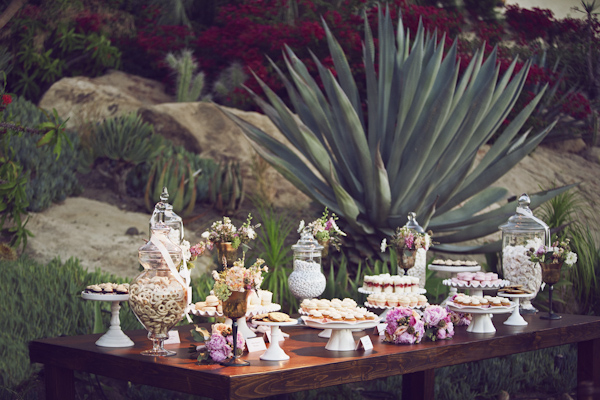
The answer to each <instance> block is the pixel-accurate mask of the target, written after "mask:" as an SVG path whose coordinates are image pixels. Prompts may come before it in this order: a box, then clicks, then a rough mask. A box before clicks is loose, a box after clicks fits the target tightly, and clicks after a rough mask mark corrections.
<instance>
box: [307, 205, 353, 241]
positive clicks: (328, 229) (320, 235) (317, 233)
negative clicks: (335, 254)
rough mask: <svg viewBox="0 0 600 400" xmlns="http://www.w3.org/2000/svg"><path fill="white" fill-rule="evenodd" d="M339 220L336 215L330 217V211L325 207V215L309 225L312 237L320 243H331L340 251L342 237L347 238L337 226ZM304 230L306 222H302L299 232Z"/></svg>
mask: <svg viewBox="0 0 600 400" xmlns="http://www.w3.org/2000/svg"><path fill="white" fill-rule="evenodd" d="M338 219H339V218H338V216H337V215H335V213H331V216H330V215H329V210H328V209H327V207H325V211H323V215H322V216H321V217H320V218H318V219H316V220H314V221H313V222H311V223H309V224H308V225H307V226H308V227H309V228H310V230H311V232H312V235H313V237H314V238H315V239H317V241H319V242H326V241H329V244H331V245H332V246H333V247H334V248H335V249H336V250H337V251H340V246H341V244H342V241H341V239H340V236H346V234H345V233H344V232H343V231H342V230H341V229H340V228H339V227H338V226H337V224H336V222H335V221H337V220H338ZM303 230H304V220H302V221H300V226H299V228H298V232H302V231H303Z"/></svg>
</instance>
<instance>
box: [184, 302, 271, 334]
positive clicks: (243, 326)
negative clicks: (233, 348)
mask: <svg viewBox="0 0 600 400" xmlns="http://www.w3.org/2000/svg"><path fill="white" fill-rule="evenodd" d="M279 310H281V305H279V304H276V303H271V304H269V305H266V306H261V307H259V308H255V309H254V310H249V311H247V312H246V315H245V316H243V317H240V318H238V319H237V324H238V332H239V333H241V334H242V336H243V337H244V339H250V338H253V337H256V333H255V332H253V331H252V329H250V328H249V327H248V324H247V323H246V321H247V318H248V317H252V316H254V315H258V314H263V313H270V312H275V311H279ZM190 313H191V314H194V315H198V316H201V317H222V316H223V313H220V312H218V311H203V310H196V309H195V308H194V305H193V304H192V305H191V306H190ZM225 323H226V324H228V325H232V324H233V321H232V320H231V319H230V318H227V319H226V320H225Z"/></svg>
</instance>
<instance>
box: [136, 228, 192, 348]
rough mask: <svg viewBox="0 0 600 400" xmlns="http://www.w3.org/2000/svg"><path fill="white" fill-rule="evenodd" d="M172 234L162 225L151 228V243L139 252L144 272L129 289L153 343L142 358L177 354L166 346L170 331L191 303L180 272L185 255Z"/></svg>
mask: <svg viewBox="0 0 600 400" xmlns="http://www.w3.org/2000/svg"><path fill="white" fill-rule="evenodd" d="M170 230H171V229H170V228H169V227H168V226H166V225H165V224H163V223H160V222H158V223H156V224H155V225H154V226H153V227H152V235H151V236H150V240H149V241H148V243H146V244H145V245H144V246H142V247H140V249H139V251H138V254H139V261H140V264H141V265H142V266H143V267H144V270H143V271H142V272H141V273H140V274H139V275H138V276H137V277H136V278H135V279H134V280H133V281H132V282H131V284H130V285H129V306H130V308H131V310H132V311H133V313H134V314H135V316H136V317H137V319H138V320H139V321H140V323H141V324H142V325H143V326H144V328H146V330H147V331H148V339H150V340H151V341H152V349H150V350H145V351H143V352H142V353H141V354H143V355H149V356H171V355H174V354H175V352H174V351H169V350H166V349H165V348H164V347H163V344H164V341H165V339H167V338H168V337H169V334H168V332H169V330H170V329H171V328H172V327H173V326H175V324H177V322H179V321H180V320H181V319H182V318H183V315H184V311H185V308H186V306H187V303H188V301H187V300H188V299H187V297H188V290H187V285H186V283H185V282H184V280H183V279H182V277H181V276H180V275H179V273H178V272H177V268H179V266H180V264H181V262H182V260H183V254H182V251H181V248H180V247H179V246H177V245H176V244H175V243H173V242H172V241H171V240H170V239H169V232H170Z"/></svg>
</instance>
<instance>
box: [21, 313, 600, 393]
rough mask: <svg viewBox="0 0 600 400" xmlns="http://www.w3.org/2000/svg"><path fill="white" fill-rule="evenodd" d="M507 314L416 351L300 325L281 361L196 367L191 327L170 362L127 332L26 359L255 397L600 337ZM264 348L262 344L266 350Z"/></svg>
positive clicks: (51, 344)
mask: <svg viewBox="0 0 600 400" xmlns="http://www.w3.org/2000/svg"><path fill="white" fill-rule="evenodd" d="M506 317H508V314H507V315H495V316H494V318H493V319H492V321H493V322H494V325H495V327H496V329H497V331H496V332H495V333H487V334H475V333H468V332H466V327H457V328H456V329H455V331H456V333H455V336H454V338H452V339H450V340H442V341H436V342H431V341H428V340H424V341H423V342H422V343H420V344H417V345H393V344H389V343H385V342H383V340H382V339H383V338H382V337H380V336H377V335H375V334H374V330H373V329H370V330H368V331H365V332H355V333H354V338H355V339H356V340H358V339H359V338H360V337H361V336H364V335H367V334H368V335H370V337H371V340H372V342H373V349H372V350H369V351H367V352H365V351H362V350H359V351H340V352H335V351H328V350H326V349H325V344H326V343H327V339H324V338H320V337H318V333H319V332H320V331H319V330H316V329H312V328H309V327H306V326H293V327H284V328H282V330H283V331H284V332H287V333H289V334H290V337H289V338H287V339H286V340H285V342H282V343H281V347H282V348H283V350H284V351H285V352H286V353H287V354H288V355H289V356H290V359H289V360H287V361H263V360H260V358H259V357H260V355H261V354H262V353H261V352H256V353H249V354H248V353H245V354H244V355H243V356H242V358H243V359H245V360H248V361H250V366H247V367H224V366H221V365H219V364H202V365H199V364H198V363H197V362H196V360H195V359H193V358H192V357H191V355H190V353H189V346H190V344H191V343H194V342H193V340H192V337H191V334H190V333H189V332H190V329H192V328H193V326H192V325H187V326H179V327H177V328H176V329H177V330H179V333H180V338H181V344H176V345H167V346H165V347H166V348H168V349H170V350H175V351H176V352H177V354H176V355H175V356H172V357H148V356H142V355H140V352H141V351H142V350H145V349H148V348H150V347H151V342H150V340H148V339H147V337H146V334H147V333H146V331H145V330H136V331H128V332H126V333H127V335H128V336H129V337H130V338H131V339H132V340H133V341H134V342H135V345H134V346H133V347H129V348H103V347H98V346H96V345H95V344H94V343H95V341H96V340H97V339H98V338H99V336H100V335H84V336H69V337H58V338H48V339H39V340H34V341H32V342H30V346H29V348H30V359H31V361H32V362H38V363H43V364H47V365H52V366H56V367H60V368H66V369H69V370H75V371H85V372H90V373H94V374H99V375H104V376H108V377H113V378H117V379H123V380H128V381H131V382H134V383H138V384H146V385H151V386H156V387H162V388H165V389H170V390H176V391H180V392H186V393H193V394H200V395H203V396H207V397H212V398H217V399H221V398H224V399H229V398H231V399H243V398H259V397H264V396H270V395H276V394H283V393H293V392H298V391H303V390H310V389H317V388H322V387H327V386H333V385H340V384H344V383H351V382H359V381H368V380H372V379H377V378H384V377H388V376H391V375H399V374H408V373H414V372H420V371H426V370H432V369H436V368H440V367H445V366H449V365H455V364H462V363H465V362H471V361H477V360H482V359H487V358H493V357H499V356H504V355H508V354H515V353H520V352H526V351H532V350H538V349H542V348H547V347H552V346H558V345H562V344H568V343H577V342H583V341H589V340H596V339H599V338H600V317H591V316H579V315H562V317H563V318H562V319H560V320H556V321H549V320H542V319H540V314H537V315H528V316H525V319H526V320H527V321H528V322H529V325H527V326H523V327H515V326H507V325H504V324H503V323H502V322H503V321H504V320H505V319H506ZM267 345H268V344H267Z"/></svg>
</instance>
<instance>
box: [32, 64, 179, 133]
mask: <svg viewBox="0 0 600 400" xmlns="http://www.w3.org/2000/svg"><path fill="white" fill-rule="evenodd" d="M170 101H173V99H172V97H171V96H169V95H167V94H166V93H165V91H164V85H162V84H161V83H159V82H156V81H153V80H150V79H146V78H142V77H139V76H135V75H130V74H126V73H124V72H120V71H110V72H109V73H107V74H106V75H103V76H100V77H97V78H87V77H81V76H79V77H73V78H63V79H61V80H60V81H58V82H56V83H55V84H53V85H52V86H51V87H50V89H48V91H47V92H46V93H44V96H43V97H42V98H41V100H40V102H39V104H38V105H39V106H40V107H41V108H45V109H47V110H51V109H53V108H54V109H56V111H57V112H58V114H59V115H60V116H61V117H62V118H64V119H67V118H68V119H69V120H68V121H67V128H69V129H75V130H76V129H77V128H79V127H81V126H82V125H84V124H85V123H86V122H97V121H102V120H103V119H105V118H111V117H116V116H120V115H123V114H127V113H129V112H132V111H137V110H138V109H139V108H140V107H143V106H146V105H151V104H159V103H165V102H170Z"/></svg>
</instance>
